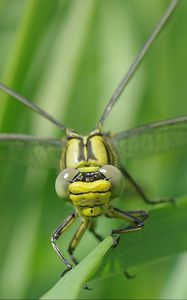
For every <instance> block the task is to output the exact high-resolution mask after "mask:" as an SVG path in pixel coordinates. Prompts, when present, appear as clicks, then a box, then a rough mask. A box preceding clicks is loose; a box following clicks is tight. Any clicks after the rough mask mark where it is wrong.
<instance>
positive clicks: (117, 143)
mask: <svg viewBox="0 0 187 300" xmlns="http://www.w3.org/2000/svg"><path fill="white" fill-rule="evenodd" d="M177 4H178V1H177V0H172V1H171V3H170V4H169V6H168V7H167V9H166V11H165V12H164V14H163V15H162V17H161V19H160V20H159V22H158V24H157V25H156V27H155V28H154V30H153V32H152V33H151V35H150V36H149V37H148V39H147V40H146V42H145V44H144V46H143V47H142V49H141V50H140V51H139V52H138V54H137V56H136V58H135V60H134V61H133V63H132V65H131V66H130V68H129V70H128V72H127V73H126V74H125V76H124V77H123V78H122V80H121V81H120V83H119V85H118V86H117V88H116V89H115V91H114V93H113V94H112V96H111V98H110V99H109V101H108V103H107V105H106V107H105V109H104V112H103V114H102V115H101V117H100V119H99V121H98V123H97V124H96V126H95V128H94V129H93V130H92V131H91V133H89V134H88V135H87V136H82V135H80V134H79V133H77V132H76V131H74V130H73V129H71V128H68V127H65V125H63V124H62V123H61V122H59V121H58V120H57V119H55V118H54V117H53V116H52V115H50V114H49V113H48V112H46V111H44V110H43V109H41V108H40V107H39V106H37V105H36V104H34V103H32V102H31V101H29V100H28V99H26V98H25V97H23V96H21V95H20V94H18V93H17V92H15V91H14V90H12V89H11V88H9V87H7V86H6V85H5V84H3V83H0V90H2V91H3V92H5V93H7V94H8V95H10V96H12V97H13V99H15V100H17V101H19V102H21V103H22V104H23V105H25V106H26V107H28V108H29V109H31V110H33V111H34V112H35V113H37V114H39V115H40V116H41V117H43V118H45V119H47V120H48V121H49V122H51V123H52V124H54V125H55V126H56V127H58V128H59V129H60V130H61V132H62V138H60V139H58V138H46V137H36V136H32V135H26V134H5V133H1V134H0V151H1V155H3V154H4V155H5V156H6V157H8V158H10V160H11V159H12V160H14V155H15V154H16V153H20V154H21V158H22V161H26V160H27V159H28V158H29V159H31V160H32V157H34V158H33V159H34V160H36V159H37V162H38V163H39V164H41V165H43V166H44V165H45V164H46V163H47V165H48V166H49V167H53V168H58V169H60V172H59V174H58V176H57V178H56V182H55V189H56V193H57V195H58V196H59V197H60V198H62V199H63V200H65V201H67V202H69V203H71V204H72V205H73V207H74V211H73V212H72V213H71V214H70V215H69V216H68V217H67V218H66V219H65V220H64V221H63V222H62V223H61V224H60V225H59V226H58V227H57V229H56V230H55V231H54V232H53V234H52V236H51V244H52V247H53V248H54V250H55V252H56V253H57V255H58V256H59V257H60V259H61V260H62V261H63V263H64V264H65V266H66V268H65V270H64V271H63V273H62V276H63V275H64V274H66V272H68V271H70V270H71V269H72V268H73V266H74V265H77V264H78V260H77V259H76V257H75V256H74V251H75V249H76V247H77V246H78V244H79V242H80V240H81V238H82V237H83V235H84V233H85V231H86V229H89V230H90V231H91V232H92V233H93V234H94V236H95V237H96V238H97V239H98V240H99V241H101V240H102V237H101V236H100V234H98V233H97V232H96V230H95V226H96V221H97V218H98V217H99V216H101V215H105V216H106V217H108V218H117V219H120V220H122V221H125V222H127V223H129V225H128V226H124V227H123V228H120V229H118V228H117V229H112V230H111V236H112V237H113V241H114V245H116V244H117V243H118V235H120V234H125V233H128V232H135V231H139V230H141V229H143V227H144V225H145V222H146V220H147V218H148V212H147V211H146V210H141V209H138V210H129V211H123V210H121V209H119V208H117V207H115V206H114V205H113V200H114V199H116V198H118V197H119V195H120V194H121V193H122V191H123V188H124V179H127V180H128V181H129V182H130V183H131V184H132V185H133V187H134V188H135V190H136V192H137V193H138V194H139V195H140V196H141V198H142V199H143V200H144V201H145V202H146V203H148V204H153V205H156V204H158V203H166V202H173V201H174V200H173V199H167V198H164V199H160V200H153V199H151V198H149V197H148V196H147V195H146V193H145V192H144V190H143V189H142V187H141V186H140V185H139V184H138V183H137V182H136V180H135V179H134V178H133V177H132V175H131V174H130V173H129V171H128V170H127V169H126V167H125V165H124V156H125V157H126V158H128V157H132V156H136V155H139V154H141V153H146V154H149V153H157V152H159V151H165V150H169V149H171V148H177V147H182V146H186V145H187V139H186V128H187V126H186V124H187V116H179V117H177V118H174V119H168V120H163V121H160V122H155V123H151V124H147V125H143V126H141V127H136V128H133V129H130V130H126V131H122V132H119V133H116V134H111V133H108V132H104V130H103V127H104V125H105V121H106V119H107V118H108V116H109V114H110V113H111V111H112V109H113V107H114V105H115V104H116V103H117V101H118V100H119V98H120V95H121V94H122V92H123V91H124V90H125V88H126V86H127V84H128V83H129V81H130V80H131V78H132V76H133V75H134V74H135V72H136V70H137V68H138V67H139V65H140V63H141V62H142V60H143V59H144V57H145V55H146V53H147V52H148V50H149V49H150V47H151V45H152V44H153V42H154V41H155V40H156V38H157V37H158V36H159V34H160V32H161V31H162V29H163V28H164V26H165V25H166V23H167V22H168V20H169V19H170V17H171V16H172V14H173V12H174V11H175V9H176V6H177ZM41 153H42V155H41ZM77 218H80V219H81V222H80V225H79V227H78V228H77V230H76V232H75V234H74V236H73V238H72V240H71V242H70V244H69V247H68V253H69V257H70V259H67V258H66V257H65V255H64V254H63V253H62V251H61V250H60V248H59V247H58V245H57V241H58V239H59V238H60V237H61V236H62V235H63V233H64V232H65V231H66V230H67V229H68V228H70V227H71V225H72V224H73V223H74V222H75V220H76V219H77Z"/></svg>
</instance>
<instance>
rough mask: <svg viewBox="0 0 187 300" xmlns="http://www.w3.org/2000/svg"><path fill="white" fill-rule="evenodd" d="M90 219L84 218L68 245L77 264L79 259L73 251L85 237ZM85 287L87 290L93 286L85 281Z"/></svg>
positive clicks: (70, 253)
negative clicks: (89, 285)
mask: <svg viewBox="0 0 187 300" xmlns="http://www.w3.org/2000/svg"><path fill="white" fill-rule="evenodd" d="M89 223H90V221H89V220H88V219H82V221H81V223H80V225H79V227H78V229H77V230H76V232H75V234H74V236H73V238H72V240H71V242H70V244H69V247H68V253H69V255H70V258H71V260H72V261H73V263H74V264H75V265H78V260H77V259H76V258H75V256H74V255H73V252H74V251H75V249H76V247H77V245H78V243H79V242H80V240H81V238H82V237H83V235H84V233H85V231H86V229H87V228H88V226H89ZM84 288H85V289H86V290H91V288H89V287H88V285H87V284H86V283H85V284H84Z"/></svg>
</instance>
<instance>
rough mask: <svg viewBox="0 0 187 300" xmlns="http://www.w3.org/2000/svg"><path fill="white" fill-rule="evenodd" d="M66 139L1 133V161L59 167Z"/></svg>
mask: <svg viewBox="0 0 187 300" xmlns="http://www.w3.org/2000/svg"><path fill="white" fill-rule="evenodd" d="M64 145H65V141H64V140H60V139H52V138H43V137H36V136H31V135H23V134H0V161H2V160H3V161H5V162H7V163H16V164H19V165H22V164H27V165H29V166H31V167H34V168H37V169H46V168H48V169H57V168H59V160H60V155H61V152H62V149H63V147H64Z"/></svg>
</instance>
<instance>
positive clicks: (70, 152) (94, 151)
mask: <svg viewBox="0 0 187 300" xmlns="http://www.w3.org/2000/svg"><path fill="white" fill-rule="evenodd" d="M107 164H108V165H114V166H115V165H117V155H116V152H115V150H114V148H113V146H112V145H111V143H110V142H109V138H107V136H106V137H105V136H103V135H102V134H101V133H100V132H99V131H98V130H95V131H93V132H91V133H90V134H89V135H88V136H81V135H79V134H77V133H76V132H74V131H70V133H69V136H68V138H67V143H66V146H65V148H64V151H63V153H62V156H61V159H60V169H61V170H63V169H66V168H82V167H96V166H97V167H101V166H103V165H107Z"/></svg>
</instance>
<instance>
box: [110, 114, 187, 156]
mask: <svg viewBox="0 0 187 300" xmlns="http://www.w3.org/2000/svg"><path fill="white" fill-rule="evenodd" d="M112 143H113V144H114V146H115V148H116V150H117V151H118V154H119V156H120V158H121V159H123V158H133V157H142V156H148V155H152V154H156V153H161V152H165V151H167V150H171V149H176V148H178V147H184V146H187V116H182V117H178V118H175V119H170V120H165V121H161V122H156V123H152V124H148V125H145V126H142V127H138V128H134V129H131V130H128V131H124V132H120V133H118V134H116V135H114V136H113V137H112Z"/></svg>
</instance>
